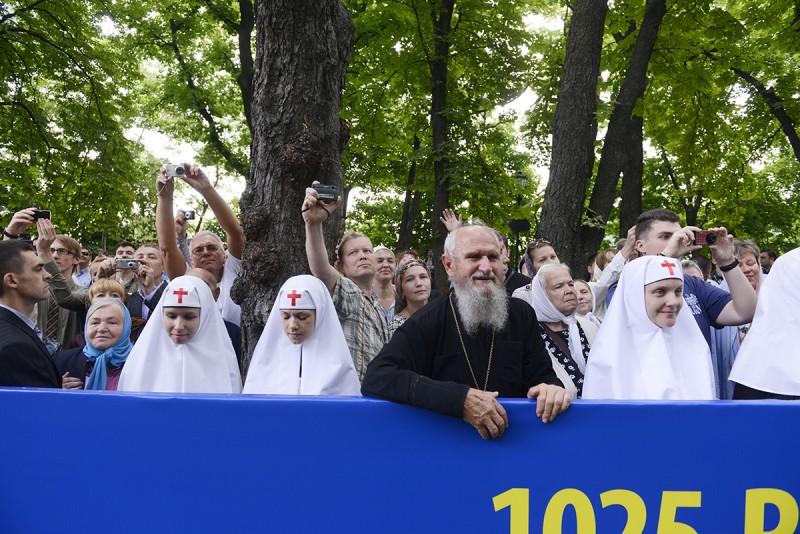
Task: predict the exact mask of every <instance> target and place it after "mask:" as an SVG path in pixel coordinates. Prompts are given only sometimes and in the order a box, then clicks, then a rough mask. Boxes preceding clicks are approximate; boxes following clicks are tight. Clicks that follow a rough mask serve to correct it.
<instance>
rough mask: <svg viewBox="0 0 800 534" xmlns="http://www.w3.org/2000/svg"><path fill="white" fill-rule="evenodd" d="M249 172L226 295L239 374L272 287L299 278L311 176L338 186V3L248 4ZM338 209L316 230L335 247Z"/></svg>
mask: <svg viewBox="0 0 800 534" xmlns="http://www.w3.org/2000/svg"><path fill="white" fill-rule="evenodd" d="M256 29H257V31H256V62H255V74H254V83H253V87H254V94H253V106H252V113H253V143H252V148H251V170H250V176H249V179H248V181H247V187H246V189H245V192H244V194H243V195H242V198H241V203H240V207H241V213H242V224H243V228H244V232H245V237H246V240H247V241H246V243H245V248H244V258H243V260H244V262H243V268H242V273H241V274H240V276H239V278H238V279H237V281H236V284H235V286H234V290H233V298H234V300H235V301H236V302H238V303H239V304H240V305H241V307H242V353H243V354H244V359H245V369H246V368H247V364H248V363H249V360H250V356H251V355H252V352H253V349H254V348H255V345H256V343H257V342H258V338H259V337H260V335H261V331H262V330H263V328H264V324H265V322H266V319H267V316H268V315H269V312H270V309H271V307H272V303H273V301H274V299H275V297H276V293H277V290H278V289H279V288H280V286H281V284H283V282H284V281H285V280H286V279H287V278H289V277H291V276H294V275H298V274H303V273H308V272H309V270H308V261H307V259H306V254H305V245H304V243H305V230H304V228H305V227H304V224H303V219H302V216H301V214H300V206H301V204H302V202H303V197H304V196H305V189H306V187H308V186H309V185H311V182H312V181H313V180H319V181H320V182H321V183H323V184H330V185H334V186H335V187H336V188H337V189H338V190H339V191H341V190H342V165H341V161H340V158H339V151H340V129H341V123H340V120H339V105H340V96H341V93H342V89H343V87H344V80H345V71H346V69H347V64H348V62H349V61H350V52H351V47H352V42H353V33H354V29H353V24H352V21H351V20H350V15H349V13H348V12H347V10H346V9H345V7H344V5H343V4H342V2H341V0H270V1H269V2H257V3H256ZM340 219H341V213H340V212H334V213H333V214H332V215H331V220H329V221H328V222H327V223H326V224H325V237H326V243H327V245H328V247H329V249H330V250H333V247H334V246H335V236H336V233H337V231H338V227H339V221H340Z"/></svg>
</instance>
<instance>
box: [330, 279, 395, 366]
mask: <svg viewBox="0 0 800 534" xmlns="http://www.w3.org/2000/svg"><path fill="white" fill-rule="evenodd" d="M333 305H334V307H335V308H336V313H337V315H338V316H339V322H340V323H341V325H342V330H343V331H344V338H345V340H346V341H347V346H348V347H349V348H350V356H351V357H352V358H353V364H355V367H356V373H358V379H359V380H363V379H364V374H365V373H366V372H367V365H368V364H369V362H371V361H372V359H373V358H374V357H375V356H377V355H378V353H379V352H380V351H381V349H382V348H383V345H384V343H386V342H387V341H389V326H388V325H387V324H386V319H385V318H384V314H383V308H381V302H380V299H379V298H377V296H376V295H375V294H372V295H369V296H368V295H366V294H364V292H363V291H361V289H360V288H359V287H358V286H357V285H356V284H355V282H353V281H352V280H350V279H349V278H345V277H339V280H338V281H337V282H336V285H335V286H334V288H333Z"/></svg>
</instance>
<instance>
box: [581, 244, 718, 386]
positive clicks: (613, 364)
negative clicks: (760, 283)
mask: <svg viewBox="0 0 800 534" xmlns="http://www.w3.org/2000/svg"><path fill="white" fill-rule="evenodd" d="M667 278H675V279H679V280H681V281H682V280H683V270H682V269H681V265H680V261H678V260H675V259H672V258H665V257H663V256H643V257H641V258H637V259H635V260H633V261H631V262H630V263H628V265H627V266H626V267H625V269H624V270H623V271H622V277H621V278H620V280H619V285H618V286H617V291H616V294H615V295H614V300H613V301H612V302H611V306H610V307H609V309H608V313H606V316H605V319H603V326H602V327H601V328H600V331H599V332H598V334H597V338H596V339H595V340H594V343H593V344H592V350H591V352H590V353H589V363H588V365H587V366H586V378H585V379H584V384H583V398H584V399H630V400H639V399H650V400H681V399H685V400H704V399H708V400H710V399H713V398H714V397H715V393H714V392H715V388H714V375H713V368H712V365H711V353H710V351H709V349H708V344H707V343H706V341H705V338H704V337H703V334H702V332H701V331H700V328H699V327H698V326H697V323H696V322H695V320H694V318H693V317H692V313H691V311H690V310H689V309H688V308H687V307H686V305H685V303H684V305H683V307H682V308H681V310H680V312H679V313H678V317H677V320H676V321H675V325H674V326H672V327H671V328H661V327H659V326H658V325H656V324H655V323H653V321H651V320H650V318H649V317H648V316H647V309H646V308H645V297H644V292H645V289H644V288H645V285H647V284H650V283H653V282H657V281H659V280H664V279H667Z"/></svg>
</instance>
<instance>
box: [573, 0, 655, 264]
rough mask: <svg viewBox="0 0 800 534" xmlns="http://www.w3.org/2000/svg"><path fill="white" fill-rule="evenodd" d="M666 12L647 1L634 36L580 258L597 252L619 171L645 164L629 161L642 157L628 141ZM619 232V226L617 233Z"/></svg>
mask: <svg viewBox="0 0 800 534" xmlns="http://www.w3.org/2000/svg"><path fill="white" fill-rule="evenodd" d="M666 12H667V5H666V0H647V4H646V7H645V12H644V17H643V18H642V24H641V28H640V29H639V35H637V36H636V43H635V44H634V47H633V55H632V56H631V63H630V65H629V66H628V71H627V72H626V73H625V79H624V80H623V82H622V86H621V87H620V90H619V95H618V96H617V102H616V105H615V106H614V110H613V111H612V112H611V119H610V120H609V123H608V131H607V132H606V138H605V141H604V142H603V150H602V152H601V154H600V164H599V165H598V168H597V177H596V179H595V183H594V188H593V189H592V196H591V199H590V200H589V217H590V218H591V219H593V220H594V224H592V225H584V226H583V227H582V228H581V240H582V243H583V250H582V253H581V257H584V258H585V257H586V256H587V255H588V254H591V253H592V252H596V251H597V249H598V248H599V247H600V244H601V243H602V241H603V237H604V236H605V223H607V222H608V216H609V215H610V214H611V208H612V207H613V206H614V200H616V198H617V182H618V181H619V176H620V174H621V173H622V172H623V171H624V170H626V169H629V170H630V171H633V170H635V169H643V167H644V165H643V163H642V164H636V163H634V162H632V161H631V160H632V159H633V158H637V157H639V158H641V157H643V154H642V147H641V145H640V146H638V147H636V146H634V145H633V144H632V143H631V141H632V140H634V139H636V132H635V129H636V128H637V125H638V124H639V123H640V121H639V122H637V121H636V120H635V118H636V117H635V115H634V109H635V107H636V102H638V101H639V99H641V98H642V97H643V96H644V92H645V89H646V88H647V66H648V65H649V64H650V58H651V56H652V55H653V49H654V48H655V45H656V40H657V39H658V31H659V28H660V27H661V21H662V20H663V18H664V15H665V14H666ZM630 178H631V180H633V181H634V182H641V180H642V177H641V176H639V177H638V178H637V177H633V176H630ZM637 215H638V214H637ZM622 232H623V231H622V228H620V233H622ZM625 233H627V228H626V229H625Z"/></svg>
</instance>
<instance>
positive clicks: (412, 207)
mask: <svg viewBox="0 0 800 534" xmlns="http://www.w3.org/2000/svg"><path fill="white" fill-rule="evenodd" d="M419 147H420V140H419V136H418V135H417V134H414V142H413V153H414V154H416V153H417V151H418V150H419ZM416 175H417V160H416V159H413V160H412V162H411V167H409V169H408V181H407V182H406V197H405V200H404V201H403V218H402V219H401V220H400V234H399V236H398V238H397V243H396V249H397V250H398V251H400V250H407V249H409V248H411V237H412V236H411V234H412V233H413V230H414V223H415V222H416V220H417V217H418V216H419V203H420V200H421V199H422V194H421V192H420V191H414V190H413V185H414V180H415V179H416Z"/></svg>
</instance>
